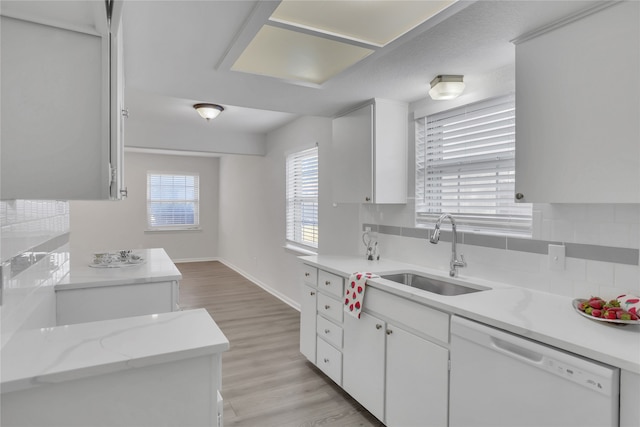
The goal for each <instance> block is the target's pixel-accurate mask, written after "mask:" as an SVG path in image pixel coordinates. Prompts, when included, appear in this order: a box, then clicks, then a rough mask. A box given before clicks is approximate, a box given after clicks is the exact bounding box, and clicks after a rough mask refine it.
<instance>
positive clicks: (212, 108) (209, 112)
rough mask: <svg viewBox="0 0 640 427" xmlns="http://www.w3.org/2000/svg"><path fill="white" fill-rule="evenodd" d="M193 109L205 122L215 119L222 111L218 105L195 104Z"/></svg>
mask: <svg viewBox="0 0 640 427" xmlns="http://www.w3.org/2000/svg"><path fill="white" fill-rule="evenodd" d="M193 108H195V109H196V111H197V112H198V114H200V117H202V118H203V119H207V120H211V119H215V118H216V117H218V115H219V114H220V113H222V112H223V111H224V107H222V106H221V105H218V104H195V105H194V106H193Z"/></svg>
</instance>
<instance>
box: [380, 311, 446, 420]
mask: <svg viewBox="0 0 640 427" xmlns="http://www.w3.org/2000/svg"><path fill="white" fill-rule="evenodd" d="M386 334H387V372H386V384H387V385H386V413H385V414H386V418H385V424H387V425H389V426H418V425H419V426H425V427H426V426H434V427H436V426H446V425H447V405H448V394H449V393H448V390H449V387H448V383H449V369H448V366H449V351H448V350H447V349H446V348H444V347H441V346H439V345H437V344H434V343H432V342H429V341H427V340H425V339H423V338H420V337H418V336H416V335H413V334H411V333H409V332H407V331H405V330H403V329H400V328H399V327H397V326H394V325H392V324H391V323H389V324H388V325H387V330H386Z"/></svg>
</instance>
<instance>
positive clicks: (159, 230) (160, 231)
mask: <svg viewBox="0 0 640 427" xmlns="http://www.w3.org/2000/svg"><path fill="white" fill-rule="evenodd" d="M167 231H168V232H174V231H202V228H200V227H189V228H185V227H163V228H147V229H146V230H144V232H145V233H163V232H167Z"/></svg>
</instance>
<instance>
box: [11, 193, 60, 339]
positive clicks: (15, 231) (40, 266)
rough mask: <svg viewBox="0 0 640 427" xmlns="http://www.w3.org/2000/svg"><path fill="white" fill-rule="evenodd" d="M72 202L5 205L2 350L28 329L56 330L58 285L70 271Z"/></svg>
mask: <svg viewBox="0 0 640 427" xmlns="http://www.w3.org/2000/svg"><path fill="white" fill-rule="evenodd" d="M68 242H69V203H68V202H66V201H55V200H9V201H7V200H3V201H0V257H1V262H2V264H1V266H2V270H1V271H2V290H1V292H2V295H1V296H2V305H1V306H0V318H1V322H2V330H1V333H2V346H4V345H5V344H6V343H7V342H8V341H9V339H10V338H11V337H12V336H13V334H14V333H15V332H16V331H18V330H20V329H24V328H40V327H48V326H54V325H55V293H54V289H53V286H54V285H55V284H56V283H58V282H59V281H60V280H61V279H62V278H63V277H64V276H65V275H66V274H67V273H68V270H69V250H68V246H69V245H68Z"/></svg>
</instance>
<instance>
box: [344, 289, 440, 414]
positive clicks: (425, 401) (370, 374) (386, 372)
mask: <svg viewBox="0 0 640 427" xmlns="http://www.w3.org/2000/svg"><path fill="white" fill-rule="evenodd" d="M370 297H372V298H371V299H370ZM370 301H371V305H369V302H370ZM365 310H372V311H373V310H375V311H376V313H377V312H378V310H380V316H379V317H378V316H377V315H376V316H374V315H372V314H369V313H367V312H364V313H362V315H361V317H360V319H356V318H354V317H352V316H345V320H344V350H343V387H344V389H345V390H346V391H347V392H348V393H349V394H351V395H352V396H353V397H354V398H355V399H356V400H357V401H358V402H360V403H361V404H362V405H363V406H364V407H365V408H367V410H368V411H369V412H371V413H372V414H373V415H375V416H376V417H377V418H378V419H380V420H381V421H383V422H384V423H385V424H386V425H389V426H417V425H429V426H446V425H447V408H448V382H449V351H448V349H447V348H445V347H444V346H442V345H440V344H437V343H435V342H432V341H429V340H427V339H425V338H423V337H421V336H419V335H418V333H421V335H426V336H428V337H429V338H432V339H435V340H437V341H440V338H445V340H447V337H446V335H447V334H448V326H447V325H446V323H442V324H439V322H440V320H444V321H445V322H448V317H449V316H448V315H447V314H446V313H442V312H439V311H436V310H432V309H430V308H428V307H424V306H420V305H419V304H416V303H412V302H410V301H406V300H404V299H402V298H399V297H396V296H393V295H390V294H385V293H384V292H382V291H379V290H378V289H368V290H367V294H366V296H365ZM398 310H399V311H398ZM413 310H415V312H414V313H413V314H415V313H417V312H424V313H427V317H428V316H430V315H433V317H432V319H433V320H434V321H433V322H431V324H430V325H429V324H427V325H422V324H421V323H422V321H423V320H424V319H425V318H426V317H423V316H413V315H412V311H413ZM394 318H395V319H399V321H400V322H402V323H400V322H398V321H396V320H394ZM383 319H384V320H383ZM405 322H406V323H405ZM434 327H435V328H437V329H439V331H438V332H437V333H436V334H435V335H437V337H435V338H434V337H432V336H431V335H428V334H425V333H424V330H425V328H434ZM410 329H411V330H412V331H410ZM413 330H415V331H416V332H415V333H414V332H413ZM417 331H421V332H417ZM427 420H428V421H427Z"/></svg>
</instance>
